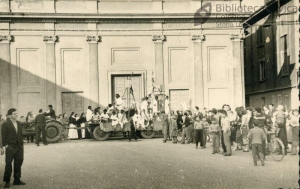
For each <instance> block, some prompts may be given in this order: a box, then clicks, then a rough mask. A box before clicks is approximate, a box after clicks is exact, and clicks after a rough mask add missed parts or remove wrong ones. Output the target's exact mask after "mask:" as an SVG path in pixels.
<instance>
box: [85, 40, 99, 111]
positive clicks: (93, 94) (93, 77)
mask: <svg viewBox="0 0 300 189" xmlns="http://www.w3.org/2000/svg"><path fill="white" fill-rule="evenodd" d="M86 41H87V42H88V43H89V106H92V107H93V108H96V107H98V106H99V73H98V42H100V36H86Z"/></svg>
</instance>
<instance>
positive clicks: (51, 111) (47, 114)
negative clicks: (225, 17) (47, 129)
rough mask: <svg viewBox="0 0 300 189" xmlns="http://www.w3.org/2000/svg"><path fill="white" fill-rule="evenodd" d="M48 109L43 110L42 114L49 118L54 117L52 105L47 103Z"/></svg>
mask: <svg viewBox="0 0 300 189" xmlns="http://www.w3.org/2000/svg"><path fill="white" fill-rule="evenodd" d="M48 107H49V111H48V112H45V113H44V115H45V116H47V118H48V117H49V118H50V119H56V115H55V111H54V110H53V106H52V105H51V104H50V105H48Z"/></svg>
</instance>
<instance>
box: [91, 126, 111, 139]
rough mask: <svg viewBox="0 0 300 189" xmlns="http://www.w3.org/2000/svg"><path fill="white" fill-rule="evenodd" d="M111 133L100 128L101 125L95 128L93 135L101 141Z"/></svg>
mask: <svg viewBox="0 0 300 189" xmlns="http://www.w3.org/2000/svg"><path fill="white" fill-rule="evenodd" d="M109 134H110V132H108V133H106V132H104V131H102V130H101V129H100V126H98V127H95V129H94V131H93V137H94V138H95V139H96V140H99V141H103V140H106V139H108V137H109Z"/></svg>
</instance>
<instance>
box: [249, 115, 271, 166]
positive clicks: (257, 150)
mask: <svg viewBox="0 0 300 189" xmlns="http://www.w3.org/2000/svg"><path fill="white" fill-rule="evenodd" d="M259 124H260V122H259V121H258V120H254V121H253V125H254V128H253V129H250V131H249V133H248V135H247V138H248V139H249V140H250V141H251V144H252V157H253V162H254V166H257V156H259V159H260V161H261V165H262V166H264V165H265V162H264V154H263V149H262V148H263V147H262V141H263V140H265V139H266V135H265V133H264V130H262V129H261V128H259Z"/></svg>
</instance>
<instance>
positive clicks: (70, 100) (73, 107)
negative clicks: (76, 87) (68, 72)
mask: <svg viewBox="0 0 300 189" xmlns="http://www.w3.org/2000/svg"><path fill="white" fill-rule="evenodd" d="M82 96H83V93H82V92H66V93H62V94H61V99H62V110H63V113H67V115H68V116H69V115H70V114H71V113H72V112H75V114H79V116H80V115H81V113H83V112H84V107H83V97H82Z"/></svg>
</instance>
